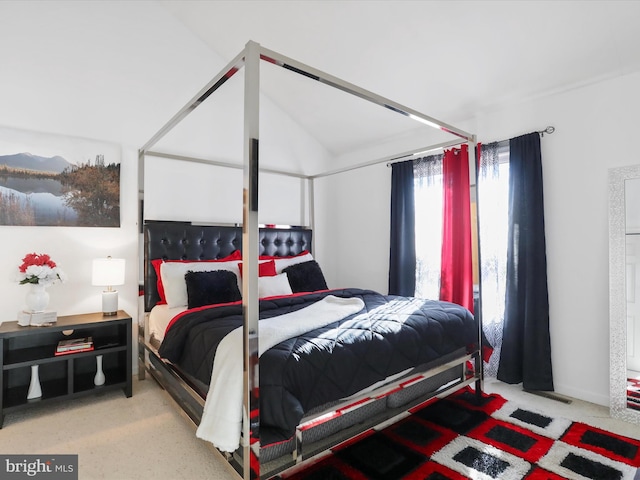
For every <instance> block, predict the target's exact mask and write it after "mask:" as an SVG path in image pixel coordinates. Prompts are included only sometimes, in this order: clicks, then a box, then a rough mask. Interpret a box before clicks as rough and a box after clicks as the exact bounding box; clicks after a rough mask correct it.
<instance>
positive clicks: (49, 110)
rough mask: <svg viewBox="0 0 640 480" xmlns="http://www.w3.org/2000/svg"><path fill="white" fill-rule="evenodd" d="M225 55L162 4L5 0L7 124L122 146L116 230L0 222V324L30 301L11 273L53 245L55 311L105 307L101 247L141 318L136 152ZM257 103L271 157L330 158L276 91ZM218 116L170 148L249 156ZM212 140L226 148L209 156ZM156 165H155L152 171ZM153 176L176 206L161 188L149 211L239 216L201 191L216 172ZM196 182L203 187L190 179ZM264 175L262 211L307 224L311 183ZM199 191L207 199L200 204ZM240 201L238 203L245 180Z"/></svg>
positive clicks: (284, 160)
mask: <svg viewBox="0 0 640 480" xmlns="http://www.w3.org/2000/svg"><path fill="white" fill-rule="evenodd" d="M247 40H250V39H247ZM225 63H226V62H223V61H222V60H221V59H220V57H219V56H218V55H217V54H216V53H215V52H212V51H211V50H210V49H209V48H208V47H206V46H205V45H204V44H203V43H202V42H201V41H200V40H198V39H196V38H195V37H194V36H192V35H191V34H190V33H189V32H188V31H187V30H186V29H185V28H184V27H183V26H182V24H181V23H179V22H178V21H176V20H175V19H173V17H170V16H169V15H168V14H167V12H166V11H165V10H164V9H163V8H162V7H161V6H159V5H158V4H157V3H155V2H147V1H139V2H102V1H87V2H78V1H56V2H49V1H40V2H39V1H30V2H22V1H2V2H0V65H2V74H1V75H0V105H1V106H2V108H0V127H8V128H15V129H21V130H27V131H30V132H45V133H46V134H53V135H62V136H65V137H72V138H73V137H79V138H87V139H95V140H98V141H104V142H110V143H114V144H116V145H118V146H119V148H120V149H121V151H122V163H121V185H120V187H121V198H120V201H121V227H120V228H109V229H107V228H70V227H12V226H0V272H4V273H2V274H0V292H2V293H1V294H0V299H1V300H2V301H1V302H0V321H10V320H14V319H15V318H16V313H17V312H18V311H19V310H21V309H22V308H24V297H25V295H26V293H27V287H25V286H20V285H18V284H17V283H16V282H15V281H14V280H13V279H14V278H15V272H16V271H17V267H18V265H19V264H20V261H21V259H22V258H23V256H24V255H25V254H26V253H28V252H32V251H36V252H44V253H49V254H50V255H51V256H52V257H53V259H54V260H55V261H56V262H57V263H58V264H59V265H60V266H61V267H63V269H64V271H65V272H66V273H67V275H68V278H69V280H68V282H67V283H65V284H58V285H54V286H52V287H51V288H50V289H49V292H50V295H51V302H50V305H49V308H50V309H53V310H56V311H57V312H58V314H59V315H66V314H75V313H84V312H91V311H99V310H100V309H101V295H100V291H101V287H92V286H91V285H90V283H91V260H92V259H93V258H94V257H99V256H105V255H112V256H117V257H124V258H125V259H126V260H127V274H126V285H124V286H122V287H119V291H120V308H122V309H124V310H126V311H127V312H129V313H130V314H131V315H133V316H134V318H135V316H136V313H137V309H138V281H139V267H138V266H139V259H138V255H139V248H138V246H139V234H138V173H137V164H138V162H137V150H138V148H140V147H141V146H142V145H143V144H144V143H146V142H147V141H148V140H149V139H150V138H151V136H152V135H153V134H154V133H155V132H156V131H158V130H159V129H160V127H162V125H164V124H165V123H166V122H167V121H168V120H169V119H170V118H171V117H172V116H173V115H174V114H175V113H176V112H177V111H178V110H179V109H180V108H182V107H183V106H184V105H185V104H186V103H187V102H188V101H189V100H190V99H191V98H192V97H193V96H194V95H195V94H196V93H197V92H198V91H199V90H200V89H201V88H202V87H204V85H205V84H206V83H207V82H209V81H210V80H211V79H212V78H213V77H214V75H216V74H217V73H218V71H219V70H220V69H221V68H222V67H223V66H224V64H225ZM240 85H242V84H241V83H240ZM261 107H262V110H261V118H262V120H263V123H264V124H265V125H264V126H263V128H262V129H261V132H262V133H263V134H264V135H265V136H266V138H265V140H264V142H262V143H261V152H262V154H263V157H264V158H265V162H264V163H265V164H266V165H267V166H269V167H271V168H288V169H291V170H297V171H305V169H308V170H309V171H313V170H314V169H317V165H316V163H317V162H323V161H324V160H325V157H326V155H327V154H326V152H325V151H324V150H323V149H322V148H321V147H320V146H319V145H318V144H317V142H316V141H315V140H313V139H312V138H311V137H310V136H309V135H308V134H306V133H305V132H304V131H302V130H301V129H300V128H299V127H298V126H297V125H296V124H295V123H294V122H293V121H292V120H291V119H290V118H289V117H288V116H287V115H285V114H283V113H282V112H281V111H279V110H278V108H277V107H276V106H275V105H273V103H272V102H270V100H269V99H268V98H263V99H262V104H261ZM233 108H236V106H233ZM196 112H198V110H196ZM207 116H208V111H206V110H205V111H204V113H202V114H200V116H199V117H197V116H196V117H195V119H196V120H203V119H204V120H208V117H207ZM231 120H232V118H230V117H227V118H224V119H223V122H226V123H229V124H230V123H231ZM216 125H217V126H218V127H220V124H219V123H218V124H216V123H215V119H214V120H213V121H212V122H209V123H207V122H206V121H203V122H202V124H201V125H200V126H199V127H198V128H196V129H192V130H191V131H190V132H189V134H190V135H192V137H193V136H194V133H196V134H200V135H199V136H197V135H196V136H195V138H196V140H194V141H189V142H182V143H181V142H180V140H181V137H180V132H178V135H176V136H175V137H174V138H173V140H172V139H171V138H168V139H167V140H166V141H164V145H165V146H167V147H168V148H169V149H174V150H175V151H177V152H179V153H182V154H186V155H204V154H207V155H208V157H207V158H216V156H220V157H222V159H223V160H225V161H230V160H239V161H241V157H240V158H236V156H237V155H235V154H236V152H237V151H239V152H242V144H241V143H240V144H239V145H238V144H236V143H234V142H233V141H234V139H235V138H237V135H238V133H237V132H240V134H241V132H242V129H241V126H242V122H239V126H234V127H233V128H228V129H223V130H220V131H216V130H215V127H216ZM234 135H236V136H235V137H234ZM241 138H242V137H241V136H240V139H241ZM229 145H231V147H229ZM212 146H213V147H215V146H219V147H220V148H219V149H218V150H215V151H214V152H213V153H212V151H211V150H212V148H211V147H212ZM234 149H235V150H234ZM154 167H155V165H152V166H150V167H148V168H147V170H148V172H147V173H148V174H149V170H150V169H151V170H152V169H153V168H154ZM233 172H234V174H235V173H236V172H237V171H235V170H234V171H233ZM240 172H241V171H240ZM155 173H156V175H155V177H153V176H152V178H154V179H155V181H156V183H155V187H156V192H157V194H158V196H159V197H168V198H169V200H170V201H171V202H172V206H171V208H172V209H167V210H166V211H164V212H163V211H161V210H160V211H158V208H155V210H154V200H155V201H158V203H160V202H159V197H157V198H155V199H154V198H153V195H151V196H147V197H146V198H145V205H146V207H147V211H151V212H154V217H153V218H156V219H166V218H168V216H170V217H171V219H174V220H190V219H192V218H196V219H197V220H200V221H212V222H216V221H218V222H219V221H228V219H231V218H234V219H233V221H240V220H241V214H240V215H239V216H237V215H235V210H237V207H234V206H233V205H232V206H231V207H230V208H231V210H232V211H234V214H233V215H231V216H230V215H229V214H228V212H227V211H226V210H224V211H223V210H221V209H220V207H219V205H220V202H219V201H218V197H216V196H215V195H214V196H213V197H211V203H209V202H208V200H209V198H210V197H209V196H207V195H203V194H205V193H209V192H210V191H212V190H215V189H216V188H220V187H216V186H215V181H218V180H220V178H214V179H213V180H211V181H209V182H208V181H207V179H206V177H205V178H202V176H201V175H200V170H199V169H198V167H197V166H194V165H193V164H185V163H184V162H176V163H175V164H172V165H167V164H166V162H165V164H164V165H163V167H162V168H158V171H157V172H155ZM160 173H163V174H162V175H161V174H160ZM225 175H233V174H230V173H229V172H226V173H225V174H224V175H221V178H222V180H223V182H219V184H220V183H223V184H226V183H227V182H226V178H227V177H225ZM214 177H215V175H214ZM240 178H241V176H240ZM194 181H195V182H196V185H197V186H198V189H194V188H193V185H194ZM262 183H263V184H264V188H263V191H264V192H261V200H263V203H264V206H265V215H267V216H269V217H270V218H264V217H263V218H262V220H264V221H265V222H269V223H296V224H299V223H301V219H304V220H306V221H308V218H307V217H308V212H307V211H306V209H307V208H308V205H303V206H302V207H300V206H299V205H300V196H302V195H303V192H304V188H305V187H304V186H301V185H300V182H299V181H297V180H293V181H288V183H287V182H286V181H285V183H284V184H283V183H282V180H275V179H273V178H270V176H268V175H265V178H264V179H263V180H262ZM240 185H241V183H240ZM231 186H233V184H232V185H231ZM176 191H179V192H181V193H180V194H175V193H174V192H176ZM199 195H202V196H203V197H205V198H204V201H202V202H199V201H194V197H197V196H199ZM233 203H234V202H232V204H233ZM235 204H236V205H241V192H240V186H238V200H237V202H235ZM211 205H216V206H218V209H214V208H212V207H211ZM194 207H195V208H194ZM176 212H181V215H180V214H179V213H176ZM165 215H167V216H165ZM178 217H180V218H178Z"/></svg>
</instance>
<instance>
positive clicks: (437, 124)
mask: <svg viewBox="0 0 640 480" xmlns="http://www.w3.org/2000/svg"><path fill="white" fill-rule="evenodd" d="M261 61H266V62H269V63H270V64H273V65H277V66H280V67H282V68H284V69H287V70H289V71H291V72H293V73H296V74H299V75H302V76H304V77H307V78H309V79H312V80H316V81H318V82H320V83H324V84H326V85H328V86H331V87H334V88H336V89H339V90H341V91H343V92H346V93H348V94H351V95H354V96H356V97H359V98H361V99H363V100H366V101H368V102H371V103H373V104H376V105H379V106H381V107H384V108H386V109H388V110H391V111H392V112H395V113H398V114H400V115H404V116H406V117H409V118H411V119H414V120H416V121H418V122H421V123H423V124H425V125H427V126H429V127H432V128H435V129H438V130H440V131H442V132H445V133H447V134H450V135H451V136H452V137H453V138H452V140H450V141H446V142H442V143H439V144H434V145H430V146H426V147H422V148H419V149H415V150H413V151H410V152H404V153H400V154H397V155H393V156H390V157H385V158H380V159H377V160H373V161H370V162H366V163H360V164H357V165H353V166H349V167H345V168H339V169H334V170H330V171H326V172H323V173H319V174H315V175H303V174H298V173H293V172H287V171H282V170H274V169H264V168H261V167H260V154H259V149H258V145H259V95H260V62H261ZM241 68H244V69H245V72H244V135H243V143H244V153H243V164H242V165H238V164H233V163H224V162H219V161H211V160H207V159H201V158H194V157H187V156H180V155H174V154H169V153H163V152H160V151H153V150H152V149H153V147H154V146H155V145H156V144H157V143H158V142H159V141H160V140H161V139H162V138H163V137H164V136H165V135H166V134H167V133H169V132H170V131H171V130H172V128H173V127H175V126H176V125H177V124H178V123H179V122H180V121H181V120H182V119H184V118H185V117H186V116H187V115H188V114H189V113H191V112H192V111H193V110H194V109H195V108H196V107H198V106H199V105H200V104H201V103H203V102H204V101H205V100H206V99H207V98H208V97H209V96H210V95H212V94H213V93H214V92H215V91H217V90H218V89H219V88H220V87H221V86H222V85H224V84H225V83H226V82H227V81H228V80H229V79H230V78H231V77H232V76H234V75H235V74H236V73H237V72H238V71H239V70H240V69H241ZM462 143H467V144H468V145H469V150H470V151H471V152H473V151H474V150H473V148H474V147H475V145H476V137H475V135H473V134H471V133H468V132H465V131H463V130H461V129H458V128H456V127H453V126H451V125H448V124H446V123H443V122H441V121H439V120H436V119H434V118H432V117H429V116H427V115H425V114H422V113H420V112H417V111H415V110H413V109H411V108H408V107H405V106H403V105H400V104H398V103H396V102H394V101H392V100H389V99H386V98H384V97H381V96H379V95H377V94H374V93H372V92H370V91H367V90H365V89H362V88H360V87H358V86H356V85H353V84H351V83H349V82H346V81H344V80H341V79H339V78H336V77H334V76H332V75H329V74H327V73H325V72H322V71H319V70H317V69H315V68H312V67H310V66H308V65H305V64H303V63H300V62H298V61H296V60H293V59H290V58H288V57H286V56H284V55H281V54H279V53H277V52H274V51H271V50H268V49H266V48H264V47H262V46H261V45H259V44H258V43H256V42H253V41H249V42H248V43H247V44H246V46H245V48H244V49H243V50H242V51H241V52H240V53H239V54H238V55H237V56H236V57H235V58H234V59H233V60H232V61H231V62H230V63H229V64H228V65H227V66H226V67H225V68H223V69H222V70H221V71H220V73H218V75H216V76H215V77H214V78H213V79H212V80H211V81H210V82H209V83H208V84H207V85H206V86H205V87H204V88H203V89H202V90H201V91H200V92H199V93H198V94H197V95H196V96H195V97H194V98H193V99H192V100H191V101H190V102H188V103H187V104H186V105H185V106H184V107H183V108H182V109H181V110H180V111H179V112H178V113H177V114H175V115H174V116H173V118H171V120H169V121H168V122H167V123H166V124H165V125H164V126H163V127H162V128H161V129H160V130H159V131H158V132H157V133H156V134H155V135H154V136H153V137H152V138H151V139H150V140H149V141H148V142H147V143H146V144H145V145H144V146H143V147H142V148H141V149H140V150H139V173H140V184H141V185H144V181H143V175H144V167H145V158H146V157H147V156H152V157H161V158H169V159H177V160H181V161H190V162H198V163H205V164H210V165H215V166H222V167H228V168H242V169H243V172H244V173H243V218H242V225H241V226H236V229H237V231H238V234H239V233H241V238H242V243H241V244H242V261H243V264H244V271H245V274H244V275H243V276H242V292H243V295H242V307H243V316H244V324H243V352H244V354H243V357H244V358H243V388H244V393H243V428H242V438H241V444H240V447H239V449H238V450H237V451H236V452H234V453H233V454H229V453H225V452H221V453H223V455H224V456H225V458H226V459H227V460H228V461H229V462H230V463H231V464H232V465H233V467H234V468H235V470H236V471H237V472H238V473H239V474H240V475H241V476H242V478H244V479H247V480H248V479H249V478H269V477H271V476H273V475H276V474H278V473H281V472H282V471H283V470H286V469H289V468H291V467H292V466H295V465H299V464H301V463H302V462H303V460H305V461H306V460H307V459H308V458H310V457H314V456H316V455H317V454H318V453H320V452H321V451H322V450H326V449H328V448H330V447H332V446H334V445H336V444H338V443H341V442H342V441H345V439H346V438H345V437H344V436H342V437H341V438H338V439H335V438H332V439H330V440H329V441H328V443H327V442H324V443H322V444H321V447H317V446H316V447H314V448H312V449H311V450H310V454H309V453H307V452H304V455H303V448H302V444H301V442H302V435H301V431H302V430H303V429H304V428H305V426H304V425H302V426H301V427H299V429H298V430H297V432H296V438H295V444H296V447H295V449H294V450H293V451H292V453H291V455H289V458H288V459H285V461H284V462H283V461H282V460H280V461H279V462H275V463H276V464H275V466H265V465H261V462H260V460H259V459H257V461H256V456H257V455H258V452H259V437H258V442H257V445H256V443H255V439H254V441H253V442H252V443H251V444H250V432H251V428H252V425H251V424H252V423H253V424H254V425H253V426H254V427H255V423H256V422H257V423H258V425H259V408H260V404H259V398H258V395H256V394H255V392H257V386H258V385H259V374H258V365H259V355H258V342H259V331H258V315H259V300H258V257H259V253H260V252H259V248H258V245H259V242H260V241H261V239H263V238H264V233H263V230H264V228H261V227H260V225H259V223H258V178H259V172H261V171H262V172H268V173H274V174H281V175H288V176H293V177H297V178H300V179H303V180H307V181H308V185H309V188H308V196H309V207H310V211H309V220H310V224H311V227H313V225H314V204H313V195H314V190H313V184H314V180H315V179H317V178H322V177H326V176H329V175H335V174H339V173H343V172H346V171H350V170H354V169H358V168H362V167H366V166H371V165H375V164H378V163H383V162H390V161H396V160H401V159H402V160H404V159H407V158H410V157H411V156H413V155H418V154H423V153H424V152H426V151H434V150H439V149H443V148H447V147H453V146H457V145H460V144H462ZM169 223H171V222H169ZM186 224H188V222H185V224H184V225H185V227H186V228H191V227H190V226H188V225H186ZM178 230H180V228H179V229H178ZM276 230H278V229H276ZM302 230H305V229H304V228H302ZM261 235H262V236H261ZM303 235H306V234H304V233H303ZM307 240H310V234H309V236H308V237H305V240H304V241H307ZM147 243H148V239H147V235H146V234H145V257H146V255H147ZM309 247H310V245H309ZM151 248H153V247H151ZM145 260H147V259H146V258H145ZM149 268H150V265H149V262H147V261H145V264H144V269H145V280H146V281H148V280H149V276H148V275H147V273H149V272H148V269H149ZM146 294H147V290H146V287H145V314H144V315H143V318H144V323H140V325H139V364H140V371H139V375H140V378H141V379H143V378H144V377H145V372H149V373H150V374H151V375H152V376H153V377H154V379H155V380H156V381H158V383H160V385H161V386H162V387H163V388H165V389H166V390H167V391H168V393H170V395H171V396H172V397H173V399H174V400H175V401H176V402H177V403H178V405H179V406H180V407H181V408H182V410H183V412H184V413H186V414H187V416H188V417H189V418H190V419H191V420H192V421H193V422H194V423H195V424H196V425H197V424H198V422H199V420H200V417H201V415H202V409H203V406H204V399H203V398H202V393H198V391H197V388H194V386H193V384H192V383H191V382H189V381H188V379H185V377H184V376H183V375H181V373H180V371H179V370H178V369H176V368H174V367H173V366H172V365H171V364H170V363H169V362H164V361H163V360H162V359H161V358H160V356H159V355H158V352H157V345H153V344H152V343H151V340H150V335H149V329H148V325H147V322H148V316H149V315H148V312H149V311H150V309H151V307H152V304H151V303H150V301H148V300H149V299H148V298H147V297H146ZM476 310H479V309H476ZM479 313H480V312H479V311H476V318H478V325H479V329H478V349H477V351H474V352H472V353H470V354H465V355H464V356H462V357H459V358H456V359H454V360H449V361H446V363H444V364H441V365H439V366H437V367H435V368H432V369H431V370H429V371H427V372H423V373H422V374H421V375H419V376H418V377H415V378H412V379H411V381H410V382H407V379H406V378H404V379H400V380H396V381H394V382H392V383H389V384H387V385H386V386H384V387H381V388H379V389H377V390H374V392H373V393H372V392H368V394H367V395H366V397H362V398H361V399H359V400H358V399H356V400H355V401H354V399H353V398H352V399H350V400H349V401H348V402H345V403H343V404H342V405H337V406H335V409H334V410H333V411H334V412H336V411H339V412H340V414H344V413H345V412H346V411H348V410H351V409H352V408H353V407H352V406H353V405H354V404H366V403H368V401H370V400H371V399H372V398H373V399H377V398H382V397H384V396H386V395H389V394H390V393H392V392H394V391H397V390H398V389H402V388H404V387H405V386H406V384H407V383H411V384H414V383H416V382H420V381H423V380H425V379H429V378H433V377H434V376H436V375H438V374H440V373H442V372H443V371H444V370H446V369H447V368H452V367H456V368H457V367H460V370H461V371H463V372H464V371H465V365H467V364H468V363H469V362H473V365H474V369H473V373H472V374H467V375H465V374H464V373H463V374H461V375H460V378H458V380H457V381H456V382H455V384H453V385H451V384H448V385H447V386H446V387H444V388H442V389H440V390H438V391H437V392H434V393H430V394H429V395H428V396H426V397H425V398H421V399H419V401H418V402H415V401H414V402H412V403H410V404H408V405H407V406H404V407H403V408H400V409H396V411H393V412H392V413H391V414H387V415H386V417H385V418H384V419H383V420H376V423H375V424H373V425H371V424H368V425H364V426H361V427H357V428H356V430H355V431H354V430H353V429H352V430H350V431H348V433H347V434H346V435H347V437H350V438H353V437H354V436H356V435H357V434H358V433H361V432H362V431H364V430H367V429H369V428H371V427H372V426H375V425H379V424H381V423H382V422H383V421H384V423H385V424H389V423H393V422H394V421H397V420H399V419H400V418H402V417H403V416H405V415H407V411H408V407H413V406H415V405H417V404H421V403H425V402H427V401H431V400H433V399H435V398H442V397H444V396H447V395H449V394H450V393H453V392H454V391H457V390H459V389H460V388H462V387H465V386H467V385H470V384H472V383H474V382H475V388H476V392H477V393H478V394H479V393H480V392H481V390H482V356H481V349H482V344H481V339H482V322H481V319H480V315H479ZM363 398H366V399H369V400H363ZM256 412H257V415H256ZM323 413H324V416H326V412H323ZM249 419H251V420H249ZM317 422H318V419H317V418H316V419H314V420H312V421H310V422H309V421H307V424H312V423H317ZM365 423H366V422H365ZM254 437H255V435H254ZM252 456H253V461H252ZM256 465H257V469H258V471H257V472H256V471H255V470H256ZM252 468H253V471H252Z"/></svg>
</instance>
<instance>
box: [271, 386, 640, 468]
mask: <svg viewBox="0 0 640 480" xmlns="http://www.w3.org/2000/svg"><path fill="white" fill-rule="evenodd" d="M639 467H640V441H639V440H635V439H632V438H628V437H623V436H620V435H616V434H614V433H611V432H607V431H604V430H601V429H598V428H595V427H592V426H590V425H587V424H585V423H580V422H573V421H571V420H568V419H566V418H560V417H554V416H551V415H548V414H546V413H542V412H539V411H532V410H529V409H524V408H520V407H519V406H518V405H516V404H515V403H514V402H511V401H507V400H505V399H504V398H503V397H501V396H500V395H497V394H491V395H483V400H482V402H481V404H480V405H478V404H476V401H475V393H474V392H473V390H471V389H469V388H466V389H464V390H461V391H460V392H458V393H456V394H454V395H451V396H449V397H447V398H444V399H441V400H437V401H435V402H433V403H430V404H428V405H427V406H424V407H419V408H417V409H416V410H414V411H412V412H411V415H409V416H408V417H406V418H404V419H403V420H401V421H400V422H398V423H396V424H393V425H391V426H388V427H386V428H384V429H382V430H379V431H376V430H370V431H368V432H365V433H364V434H362V435H360V436H359V437H357V438H356V439H354V440H353V441H350V442H347V443H346V444H342V445H340V446H338V447H336V448H335V449H334V450H333V451H332V452H331V454H330V455H328V456H325V457H323V458H322V459H321V460H319V461H318V462H316V463H314V464H312V465H309V466H305V467H304V469H303V470H301V471H297V472H296V471H293V472H291V473H287V472H283V473H282V474H281V475H280V476H279V477H277V478H280V479H282V480H285V479H286V480H299V479H306V480H366V479H372V480H460V479H474V480H476V479H477V480H485V479H486V480H488V479H500V480H516V479H527V480H559V479H576V480H584V479H589V480H608V479H615V480H623V479H624V480H634V479H636V480H640V471H639Z"/></svg>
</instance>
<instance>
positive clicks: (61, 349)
mask: <svg viewBox="0 0 640 480" xmlns="http://www.w3.org/2000/svg"><path fill="white" fill-rule="evenodd" d="M91 350H93V338H92V337H84V338H69V339H67V340H60V341H59V342H58V346H57V348H56V352H55V354H56V355H66V354H68V353H80V352H90V351H91Z"/></svg>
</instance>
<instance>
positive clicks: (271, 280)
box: [258, 273, 293, 298]
mask: <svg viewBox="0 0 640 480" xmlns="http://www.w3.org/2000/svg"><path fill="white" fill-rule="evenodd" d="M292 293H293V292H292V291H291V285H289V277H287V274H286V273H281V274H279V275H275V276H272V277H259V278H258V298H265V297H275V296H276V295H291V294H292Z"/></svg>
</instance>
